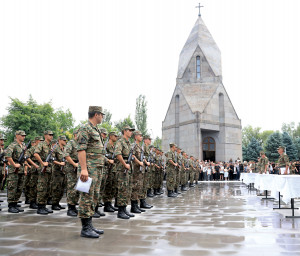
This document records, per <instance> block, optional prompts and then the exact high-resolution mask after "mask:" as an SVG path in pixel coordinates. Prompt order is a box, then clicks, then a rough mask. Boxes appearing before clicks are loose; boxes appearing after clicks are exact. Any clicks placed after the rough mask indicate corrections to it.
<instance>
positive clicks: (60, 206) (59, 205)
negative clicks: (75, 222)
mask: <svg viewBox="0 0 300 256" xmlns="http://www.w3.org/2000/svg"><path fill="white" fill-rule="evenodd" d="M58 207H59V208H60V209H61V210H64V209H66V207H64V206H62V205H61V204H58Z"/></svg>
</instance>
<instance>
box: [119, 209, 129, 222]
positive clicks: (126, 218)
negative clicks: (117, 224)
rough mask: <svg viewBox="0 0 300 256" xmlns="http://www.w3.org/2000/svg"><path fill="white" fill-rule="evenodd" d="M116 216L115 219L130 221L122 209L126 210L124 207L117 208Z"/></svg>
mask: <svg viewBox="0 0 300 256" xmlns="http://www.w3.org/2000/svg"><path fill="white" fill-rule="evenodd" d="M118 208H119V209H118V215H117V217H118V218H119V219H123V220H128V219H130V217H129V216H128V215H127V214H126V213H125V211H124V209H125V208H126V206H119V207H118Z"/></svg>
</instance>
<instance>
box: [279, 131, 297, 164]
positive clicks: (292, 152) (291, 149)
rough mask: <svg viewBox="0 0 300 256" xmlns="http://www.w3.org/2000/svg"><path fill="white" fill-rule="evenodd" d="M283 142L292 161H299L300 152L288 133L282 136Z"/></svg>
mask: <svg viewBox="0 0 300 256" xmlns="http://www.w3.org/2000/svg"><path fill="white" fill-rule="evenodd" d="M282 142H283V146H285V148H286V154H287V155H288V157H289V159H290V160H297V159H298V150H297V148H296V146H295V145H294V143H293V140H292V138H291V137H290V135H289V134H288V133H287V132H284V133H283V134H282Z"/></svg>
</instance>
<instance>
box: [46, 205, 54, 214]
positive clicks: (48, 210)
mask: <svg viewBox="0 0 300 256" xmlns="http://www.w3.org/2000/svg"><path fill="white" fill-rule="evenodd" d="M45 210H46V211H47V212H48V213H53V211H52V210H51V209H48V208H47V207H46V205H45Z"/></svg>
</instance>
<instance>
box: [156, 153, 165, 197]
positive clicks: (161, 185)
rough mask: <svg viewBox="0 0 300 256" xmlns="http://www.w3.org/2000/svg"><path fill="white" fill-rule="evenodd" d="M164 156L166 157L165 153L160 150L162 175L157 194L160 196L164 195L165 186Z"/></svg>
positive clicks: (160, 175)
mask: <svg viewBox="0 0 300 256" xmlns="http://www.w3.org/2000/svg"><path fill="white" fill-rule="evenodd" d="M163 155H164V154H163V152H162V151H161V150H159V166H160V173H159V188H158V190H157V192H158V193H159V194H160V195H161V194H163V184H164V175H165V168H164V159H163Z"/></svg>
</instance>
